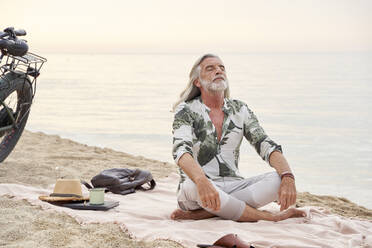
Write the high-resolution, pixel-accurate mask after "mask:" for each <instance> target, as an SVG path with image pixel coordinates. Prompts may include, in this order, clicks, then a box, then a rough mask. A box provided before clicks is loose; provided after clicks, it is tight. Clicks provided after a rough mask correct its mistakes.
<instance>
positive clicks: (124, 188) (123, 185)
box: [91, 168, 156, 195]
mask: <svg viewBox="0 0 372 248" xmlns="http://www.w3.org/2000/svg"><path fill="white" fill-rule="evenodd" d="M91 182H92V184H93V187H95V188H101V187H102V188H106V189H107V190H108V191H111V192H112V193H115V194H121V195H126V194H130V193H134V192H135V190H136V189H139V190H151V189H153V188H155V185H156V183H155V180H154V179H153V178H152V175H151V173H150V172H149V171H143V170H139V169H125V168H113V169H108V170H104V171H102V172H101V173H99V174H98V175H96V176H95V177H93V178H92V180H91ZM146 184H147V185H148V187H146V188H145V187H143V185H146Z"/></svg>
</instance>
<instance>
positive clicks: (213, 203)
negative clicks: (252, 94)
mask: <svg viewBox="0 0 372 248" xmlns="http://www.w3.org/2000/svg"><path fill="white" fill-rule="evenodd" d="M174 111H175V118H174V122H173V157H174V159H175V161H176V163H177V165H178V166H179V167H180V174H181V181H180V184H179V188H178V195H177V201H178V207H179V208H178V209H176V210H175V211H174V212H173V213H172V215H171V218H172V219H175V220H178V219H196V220H197V219H205V218H210V217H213V216H220V217H222V218H224V219H230V220H234V221H258V220H272V221H279V220H284V219H287V218H291V217H300V216H304V215H305V214H304V212H302V211H300V210H297V209H295V208H289V207H290V206H291V205H293V204H294V203H295V202H296V186H295V180H294V175H293V174H292V172H291V169H290V167H289V165H288V163H287V161H286V159H285V158H284V156H283V155H282V149H281V146H280V145H278V144H276V143H275V142H274V141H272V140H271V139H270V138H269V137H268V136H267V135H266V134H265V132H264V130H263V129H262V127H261V126H260V125H259V123H258V121H257V118H256V116H255V115H254V114H253V112H252V111H251V110H250V109H249V108H248V106H247V105H246V104H245V103H244V102H242V101H239V100H234V99H231V98H229V85H228V80H227V77H226V72H225V66H224V64H223V63H222V61H221V59H220V58H219V57H217V56H216V55H212V54H206V55H204V56H202V57H201V58H199V59H198V60H197V61H196V63H195V64H194V66H193V68H192V70H191V72H190V82H189V85H188V86H187V88H186V89H185V90H184V91H183V92H182V93H181V97H180V100H179V101H178V102H177V103H176V104H175V105H174ZM243 137H245V138H246V139H247V140H248V141H249V143H250V144H251V145H252V146H254V147H255V149H256V151H257V153H258V154H259V155H260V156H261V157H262V159H264V160H265V161H266V162H268V163H269V164H270V165H271V166H272V167H273V168H274V169H275V170H276V171H274V172H269V173H266V174H263V175H259V176H255V177H252V178H243V177H242V176H241V175H240V173H239V170H238V161H239V148H240V144H241V142H242V139H243ZM275 200H277V201H278V203H279V204H280V206H281V207H280V210H281V212H279V213H271V212H268V211H260V210H257V208H259V207H262V206H264V205H266V204H268V203H270V202H273V201H275ZM284 210H285V211H284Z"/></svg>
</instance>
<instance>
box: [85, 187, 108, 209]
mask: <svg viewBox="0 0 372 248" xmlns="http://www.w3.org/2000/svg"><path fill="white" fill-rule="evenodd" d="M104 203H105V188H93V189H89V204H91V205H103V204H104Z"/></svg>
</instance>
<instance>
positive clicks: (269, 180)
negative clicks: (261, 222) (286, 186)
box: [252, 172, 281, 208]
mask: <svg viewBox="0 0 372 248" xmlns="http://www.w3.org/2000/svg"><path fill="white" fill-rule="evenodd" d="M263 182H264V187H260V188H258V189H257V191H255V192H252V193H253V194H252V198H253V200H254V202H255V203H256V205H255V206H254V207H255V208H259V207H263V206H265V205H266V204H268V203H270V202H273V201H276V200H277V199H278V192H279V188H280V183H281V180H280V177H279V175H278V173H276V172H270V173H267V174H266V175H265V177H264V179H263Z"/></svg>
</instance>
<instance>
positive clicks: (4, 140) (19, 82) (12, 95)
mask: <svg viewBox="0 0 372 248" xmlns="http://www.w3.org/2000/svg"><path fill="white" fill-rule="evenodd" d="M0 99H1V100H2V101H3V102H4V103H5V104H6V105H7V106H8V108H9V110H10V111H11V113H12V115H13V117H14V119H15V120H16V125H15V126H13V127H12V128H11V129H9V130H6V131H0V163H1V162H3V161H4V160H5V159H6V158H7V157H8V155H9V154H10V153H11V152H12V150H13V148H14V147H15V145H16V144H17V142H18V140H19V138H20V137H21V135H22V132H23V130H24V128H25V125H26V122H27V119H28V115H29V113H30V107H31V103H32V87H31V83H30V81H29V80H28V78H25V76H24V75H19V74H16V73H7V74H5V75H3V76H2V77H1V78H0ZM12 123H13V122H12V120H11V117H10V116H9V114H8V111H7V110H6V108H5V107H4V106H3V105H1V106H0V127H4V126H8V125H11V124H12Z"/></svg>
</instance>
